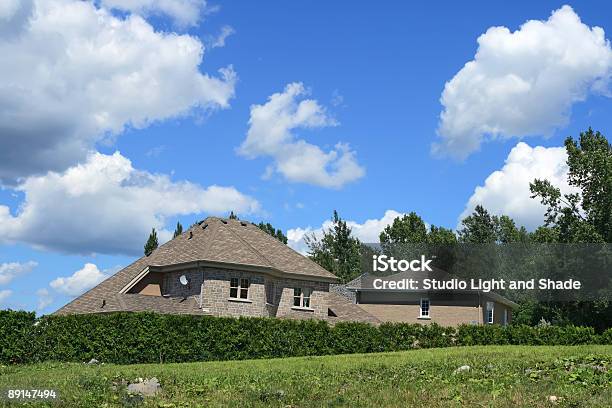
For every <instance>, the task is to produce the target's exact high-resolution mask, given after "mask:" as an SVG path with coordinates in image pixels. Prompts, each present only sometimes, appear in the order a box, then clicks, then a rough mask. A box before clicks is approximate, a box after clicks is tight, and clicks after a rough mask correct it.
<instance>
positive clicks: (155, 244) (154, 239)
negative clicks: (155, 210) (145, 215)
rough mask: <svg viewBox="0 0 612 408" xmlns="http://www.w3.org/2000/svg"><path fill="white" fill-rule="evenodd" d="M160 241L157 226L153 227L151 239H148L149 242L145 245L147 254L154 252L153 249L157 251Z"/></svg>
mask: <svg viewBox="0 0 612 408" xmlns="http://www.w3.org/2000/svg"><path fill="white" fill-rule="evenodd" d="M158 245H159V243H158V242H157V232H156V231H155V228H153V229H152V230H151V234H149V239H148V240H147V243H146V244H145V246H144V254H145V255H146V256H149V255H151V254H152V253H153V251H155V249H157V247H158Z"/></svg>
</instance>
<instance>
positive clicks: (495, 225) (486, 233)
mask: <svg viewBox="0 0 612 408" xmlns="http://www.w3.org/2000/svg"><path fill="white" fill-rule="evenodd" d="M461 226H462V228H461V229H460V230H459V241H460V242H462V243H468V244H494V243H500V244H511V243H517V242H527V241H528V240H529V233H528V232H527V230H526V229H525V227H520V228H517V226H516V223H515V222H514V220H513V219H512V218H510V217H508V216H507V215H501V216H496V215H491V214H490V213H489V212H488V211H487V210H486V209H485V208H484V207H483V206H481V205H477V206H476V208H475V209H474V212H473V213H472V214H471V215H468V216H467V217H465V218H464V219H463V220H462V221H461Z"/></svg>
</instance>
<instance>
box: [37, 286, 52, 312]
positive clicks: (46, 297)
mask: <svg viewBox="0 0 612 408" xmlns="http://www.w3.org/2000/svg"><path fill="white" fill-rule="evenodd" d="M36 296H37V297H38V302H37V303H36V310H38V311H41V310H43V309H45V308H46V307H47V306H49V305H50V304H51V303H53V296H51V294H50V293H49V289H47V288H42V289H38V290H37V291H36Z"/></svg>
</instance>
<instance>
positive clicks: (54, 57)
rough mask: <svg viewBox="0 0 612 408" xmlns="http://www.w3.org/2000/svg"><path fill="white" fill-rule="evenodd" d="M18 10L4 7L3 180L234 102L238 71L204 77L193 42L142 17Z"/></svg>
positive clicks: (39, 1)
mask: <svg viewBox="0 0 612 408" xmlns="http://www.w3.org/2000/svg"><path fill="white" fill-rule="evenodd" d="M20 7H21V8H20V9H18V10H17V11H11V10H12V9H11V8H9V7H8V6H5V8H4V9H0V23H1V24H0V27H1V28H0V56H2V57H0V58H1V60H2V63H0V181H4V183H11V184H13V183H15V182H16V180H17V179H19V178H23V177H27V176H29V175H32V174H44V173H45V172H46V171H48V170H55V171H62V170H65V169H66V168H68V167H70V166H72V165H74V164H75V163H77V162H79V161H82V160H83V159H85V157H86V156H87V153H88V152H89V151H90V150H92V148H93V147H94V146H95V144H96V143H98V142H112V141H113V139H114V138H116V137H117V136H118V135H119V134H121V133H122V132H123V131H124V130H125V128H127V127H129V128H137V129H139V128H144V127H147V126H148V125H150V124H151V123H153V122H156V121H162V120H166V119H170V118H176V117H180V116H184V115H189V114H198V113H200V114H201V113H203V112H208V111H210V110H211V109H218V108H226V107H228V106H229V100H230V99H231V98H232V97H233V95H234V85H235V81H236V75H235V73H234V72H233V70H232V68H231V66H230V67H227V68H223V69H221V70H220V74H219V76H210V75H208V74H206V73H203V72H201V71H200V65H201V64H202V62H203V45H202V42H201V41H200V40H199V39H197V38H195V37H192V36H189V35H177V34H176V33H165V32H156V31H155V30H154V28H153V27H152V26H151V25H150V24H149V23H148V22H146V21H145V20H144V19H142V18H141V17H139V16H137V15H129V16H127V17H125V18H119V17H115V16H113V15H112V14H111V13H110V12H109V11H107V10H106V9H104V8H97V7H96V6H95V5H94V3H92V2H84V1H74V0H34V1H30V2H28V1H25V2H23V3H20ZM2 18H4V19H5V20H4V21H3V20H2ZM5 27H10V30H9V29H6V30H5ZM7 30H8V31H7Z"/></svg>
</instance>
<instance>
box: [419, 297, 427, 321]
mask: <svg viewBox="0 0 612 408" xmlns="http://www.w3.org/2000/svg"><path fill="white" fill-rule="evenodd" d="M419 317H429V299H421V314H420V315H419Z"/></svg>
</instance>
